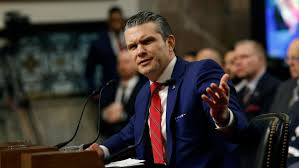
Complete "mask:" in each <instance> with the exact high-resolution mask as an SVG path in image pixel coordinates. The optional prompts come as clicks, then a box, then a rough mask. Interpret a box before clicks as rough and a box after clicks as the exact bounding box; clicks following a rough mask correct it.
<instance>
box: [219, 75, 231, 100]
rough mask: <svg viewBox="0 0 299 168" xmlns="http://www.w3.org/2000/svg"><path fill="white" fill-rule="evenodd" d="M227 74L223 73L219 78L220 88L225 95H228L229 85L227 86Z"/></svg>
mask: <svg viewBox="0 0 299 168" xmlns="http://www.w3.org/2000/svg"><path fill="white" fill-rule="evenodd" d="M228 80H229V75H228V74H224V75H223V76H222V78H221V80H220V84H219V86H220V88H221V89H223V90H224V92H225V94H226V95H229V86H228V84H227V83H228Z"/></svg>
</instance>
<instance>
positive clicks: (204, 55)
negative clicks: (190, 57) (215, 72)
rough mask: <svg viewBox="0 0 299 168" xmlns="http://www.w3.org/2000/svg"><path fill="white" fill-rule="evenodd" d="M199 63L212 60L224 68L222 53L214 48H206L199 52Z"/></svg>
mask: <svg viewBox="0 0 299 168" xmlns="http://www.w3.org/2000/svg"><path fill="white" fill-rule="evenodd" d="M195 59H196V60H197V61H200V60H204V59H211V60H214V61H215V62H217V63H218V64H219V65H220V66H222V58H221V55H220V53H219V52H218V51H217V50H215V49H212V48H204V49H202V50H200V51H198V52H197V54H196V58H195Z"/></svg>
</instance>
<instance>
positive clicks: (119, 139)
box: [103, 115, 135, 154]
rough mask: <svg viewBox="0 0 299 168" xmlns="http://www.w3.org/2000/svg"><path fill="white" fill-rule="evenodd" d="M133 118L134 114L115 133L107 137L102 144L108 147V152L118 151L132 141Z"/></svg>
mask: <svg viewBox="0 0 299 168" xmlns="http://www.w3.org/2000/svg"><path fill="white" fill-rule="evenodd" d="M134 120H135V115H133V116H132V118H131V119H130V122H129V123H128V124H127V125H126V126H125V127H124V128H123V129H122V130H121V131H120V132H119V133H117V134H115V135H113V136H112V137H110V138H108V139H107V140H106V141H105V142H104V143H103V145H104V146H105V147H107V148H108V149H109V153H110V154H113V153H115V152H118V151H120V150H122V149H124V148H126V147H127V146H129V145H132V144H133V143H134Z"/></svg>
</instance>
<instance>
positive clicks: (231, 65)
mask: <svg viewBox="0 0 299 168" xmlns="http://www.w3.org/2000/svg"><path fill="white" fill-rule="evenodd" d="M235 62H236V54H235V52H234V50H230V51H227V52H226V53H225V54H224V57H223V69H224V71H225V72H226V73H227V74H229V77H230V78H231V80H232V82H233V84H234V85H235V89H236V90H237V91H239V90H240V85H238V83H239V82H240V78H238V77H237V76H236V63H235Z"/></svg>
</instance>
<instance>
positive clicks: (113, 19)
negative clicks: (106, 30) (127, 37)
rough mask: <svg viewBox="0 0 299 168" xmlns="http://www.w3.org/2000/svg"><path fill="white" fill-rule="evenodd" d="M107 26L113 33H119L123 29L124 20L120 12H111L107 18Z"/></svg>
mask: <svg viewBox="0 0 299 168" xmlns="http://www.w3.org/2000/svg"><path fill="white" fill-rule="evenodd" d="M109 26H110V29H111V30H112V31H114V32H121V31H122V29H123V27H124V19H123V16H122V14H121V13H120V12H113V13H111V15H110V16H109Z"/></svg>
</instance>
